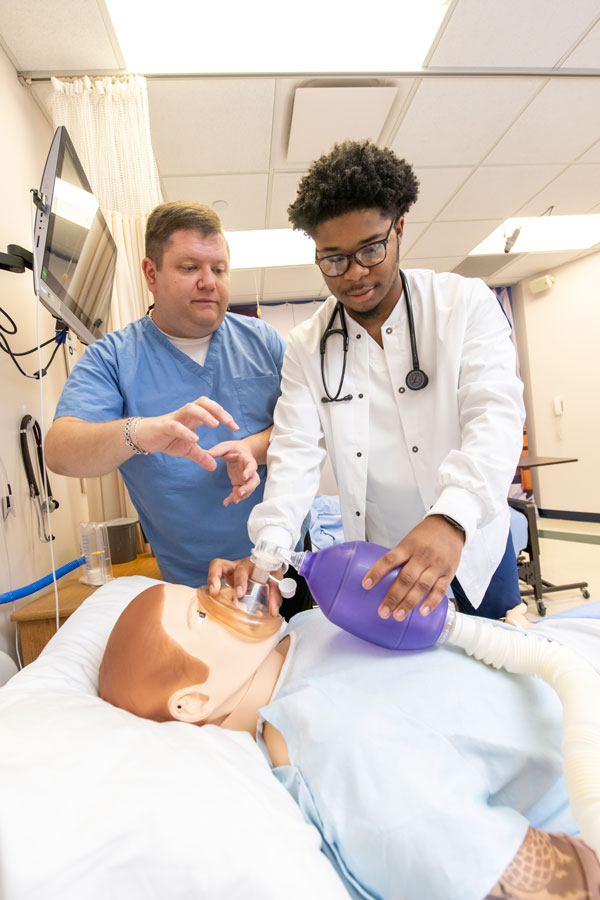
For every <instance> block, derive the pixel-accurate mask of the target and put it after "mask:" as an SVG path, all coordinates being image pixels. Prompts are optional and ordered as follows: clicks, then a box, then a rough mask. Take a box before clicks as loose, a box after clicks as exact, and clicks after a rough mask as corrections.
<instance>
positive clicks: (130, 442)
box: [123, 416, 148, 456]
mask: <svg viewBox="0 0 600 900" xmlns="http://www.w3.org/2000/svg"><path fill="white" fill-rule="evenodd" d="M140 419H141V416H130V417H129V418H128V419H125V422H124V424H123V440H124V441H125V443H126V444H127V446H128V447H129V449H130V450H133V452H134V453H135V454H137V456H148V451H147V450H142V448H141V447H140V445H139V444H138V442H137V423H138V422H139V420H140ZM132 432H133V434H132Z"/></svg>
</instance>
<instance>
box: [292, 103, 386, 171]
mask: <svg viewBox="0 0 600 900" xmlns="http://www.w3.org/2000/svg"><path fill="white" fill-rule="evenodd" d="M395 97H396V88H395V87H351V86H342V87H307V88H298V90H297V91H296V93H295V96H294V109H293V112H292V122H291V126H290V138H289V144H288V150H287V160H288V162H292V163H301V162H306V161H310V160H313V159H316V158H317V157H318V156H321V154H323V153H327V152H328V151H329V150H330V149H331V148H332V147H333V145H334V144H335V143H336V142H338V141H344V140H355V141H358V140H364V139H366V138H369V139H370V140H373V141H377V139H378V138H379V135H380V134H381V131H382V129H383V126H384V124H385V121H386V118H387V116H388V113H389V111H390V108H391V105H392V103H393V101H394V99H395Z"/></svg>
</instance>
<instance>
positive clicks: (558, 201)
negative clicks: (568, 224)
mask: <svg viewBox="0 0 600 900" xmlns="http://www.w3.org/2000/svg"><path fill="white" fill-rule="evenodd" d="M597 203H600V163H599V164H597V165H588V166H569V168H568V169H565V171H564V172H562V173H561V174H560V175H559V176H558V177H557V178H555V179H554V181H551V182H550V184H547V185H546V187H544V189H543V190H541V191H540V192H539V193H538V194H536V195H535V196H534V197H532V198H531V200H529V201H528V202H527V203H525V204H524V205H523V206H522V207H521V208H520V209H519V210H518V215H520V216H541V215H542V214H543V213H544V212H546V211H547V210H548V208H549V207H550V206H552V207H554V208H553V210H552V215H553V216H574V215H578V214H579V213H585V212H590V211H591V209H592V207H594V206H595V205H596V204H597Z"/></svg>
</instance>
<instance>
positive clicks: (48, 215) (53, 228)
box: [34, 125, 117, 344]
mask: <svg viewBox="0 0 600 900" xmlns="http://www.w3.org/2000/svg"><path fill="white" fill-rule="evenodd" d="M40 192H41V194H42V195H43V197H45V201H44V199H42V203H41V204H40V205H38V209H37V213H36V221H35V238H34V253H35V255H36V262H37V274H38V281H39V284H38V286H37V293H38V297H39V299H40V301H41V302H42V303H43V304H44V306H46V307H47V309H49V310H50V312H51V313H52V314H53V315H54V316H55V317H56V318H58V319H62V321H63V322H64V323H65V325H67V326H68V327H69V328H70V329H72V331H73V332H74V333H75V334H76V335H77V337H78V338H79V339H80V340H81V341H83V343H84V344H90V343H92V342H93V341H95V340H97V338H100V337H102V336H103V335H104V334H105V333H106V329H107V320H108V313H109V309H110V302H111V297H112V289H113V282H114V277H115V266H116V259H117V249H116V247H115V243H114V241H113V239H112V235H111V233H110V231H109V228H108V225H107V223H106V220H105V218H104V216H103V214H102V211H101V210H100V207H99V206H98V202H97V200H96V198H95V197H94V194H93V193H92V189H91V187H90V184H89V181H88V180H87V177H86V175H85V172H84V171H83V167H82V165H81V163H80V161H79V159H78V157H77V154H76V153H75V148H74V147H73V144H72V142H71V139H70V138H69V135H68V134H67V130H66V128H65V127H64V125H61V126H60V127H59V128H57V130H56V133H55V135H54V139H53V141H52V145H51V147H50V152H49V154H48V159H47V161H46V166H45V168H44V174H43V176H42V184H41V188H40Z"/></svg>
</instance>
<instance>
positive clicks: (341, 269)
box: [315, 219, 398, 278]
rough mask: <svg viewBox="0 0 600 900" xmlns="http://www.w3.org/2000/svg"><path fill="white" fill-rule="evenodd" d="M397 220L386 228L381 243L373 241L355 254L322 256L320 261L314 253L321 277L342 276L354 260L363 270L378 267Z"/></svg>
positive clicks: (384, 256)
mask: <svg viewBox="0 0 600 900" xmlns="http://www.w3.org/2000/svg"><path fill="white" fill-rule="evenodd" d="M397 221H398V220H397V219H392V224H391V225H390V227H389V228H388V233H387V234H386V236H385V237H384V238H383V240H382V241H374V242H373V243H372V244H365V246H364V247H361V248H360V249H359V250H357V251H356V253H334V254H333V255H332V256H323V257H322V258H321V259H319V258H318V257H317V254H316V253H315V262H316V264H317V265H318V267H319V268H320V270H321V272H322V273H323V275H327V276H328V277H329V278H332V277H335V276H336V275H343V274H344V273H345V272H347V271H348V269H349V268H350V262H351V260H353V259H355V260H356V262H357V263H358V265H359V266H362V267H363V269H372V268H373V266H378V265H379V263H382V262H383V261H384V259H385V258H386V256H387V245H388V242H389V239H390V235H391V233H392V228H393V227H394V225H395V224H396V222H397Z"/></svg>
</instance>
